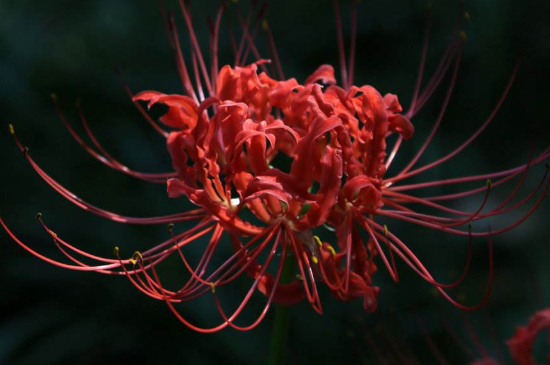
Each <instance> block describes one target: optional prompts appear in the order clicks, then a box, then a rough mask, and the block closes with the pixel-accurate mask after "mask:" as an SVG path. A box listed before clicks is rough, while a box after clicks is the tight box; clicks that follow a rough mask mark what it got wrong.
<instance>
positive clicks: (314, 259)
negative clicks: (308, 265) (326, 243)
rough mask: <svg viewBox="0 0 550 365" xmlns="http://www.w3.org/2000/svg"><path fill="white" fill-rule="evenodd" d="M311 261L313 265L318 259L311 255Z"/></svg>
mask: <svg viewBox="0 0 550 365" xmlns="http://www.w3.org/2000/svg"><path fill="white" fill-rule="evenodd" d="M311 261H313V263H314V264H315V265H317V264H318V263H319V259H318V258H317V256H311Z"/></svg>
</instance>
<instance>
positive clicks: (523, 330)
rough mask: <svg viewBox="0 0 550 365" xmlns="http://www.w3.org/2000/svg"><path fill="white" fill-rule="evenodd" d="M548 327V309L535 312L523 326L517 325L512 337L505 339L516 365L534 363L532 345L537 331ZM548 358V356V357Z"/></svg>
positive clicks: (549, 322)
mask: <svg viewBox="0 0 550 365" xmlns="http://www.w3.org/2000/svg"><path fill="white" fill-rule="evenodd" d="M549 327H550V309H544V310H541V311H539V312H537V313H536V314H535V315H534V316H533V317H531V319H530V320H529V323H528V324H527V326H525V327H518V328H517V329H516V334H515V335H514V337H512V338H510V339H509V340H508V341H506V344H507V345H508V350H509V351H510V354H511V355H512V358H513V359H514V362H515V363H516V364H518V365H536V363H537V362H536V361H535V359H534V357H533V346H534V343H535V339H536V337H537V335H538V334H539V332H541V331H542V330H544V329H546V328H549ZM549 359H550V358H549Z"/></svg>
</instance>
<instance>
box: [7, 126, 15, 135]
mask: <svg viewBox="0 0 550 365" xmlns="http://www.w3.org/2000/svg"><path fill="white" fill-rule="evenodd" d="M8 129H9V130H10V134H11V135H12V136H13V135H14V134H15V128H13V124H8Z"/></svg>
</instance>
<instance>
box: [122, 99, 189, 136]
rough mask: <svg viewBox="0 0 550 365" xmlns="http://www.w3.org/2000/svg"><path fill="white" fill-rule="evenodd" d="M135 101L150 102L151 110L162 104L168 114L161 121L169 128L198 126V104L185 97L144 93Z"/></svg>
mask: <svg viewBox="0 0 550 365" xmlns="http://www.w3.org/2000/svg"><path fill="white" fill-rule="evenodd" d="M132 100H133V101H138V100H142V101H149V104H148V105H147V107H148V108H151V107H152V106H153V105H155V104H157V103H160V104H164V105H166V106H167V107H168V112H167V113H166V114H165V115H164V116H162V117H161V118H160V121H161V122H163V123H164V124H166V125H167V126H169V127H173V128H177V129H193V128H195V126H196V125H197V119H198V115H197V108H198V105H197V103H196V102H195V101H194V100H193V99H191V98H190V97H188V96H185V95H166V94H162V93H159V92H158V91H143V92H141V93H139V94H137V95H136V96H134V97H133V98H132Z"/></svg>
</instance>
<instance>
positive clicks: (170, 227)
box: [168, 223, 174, 233]
mask: <svg viewBox="0 0 550 365" xmlns="http://www.w3.org/2000/svg"><path fill="white" fill-rule="evenodd" d="M173 230H174V223H170V224H168V232H169V233H172V231H173Z"/></svg>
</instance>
